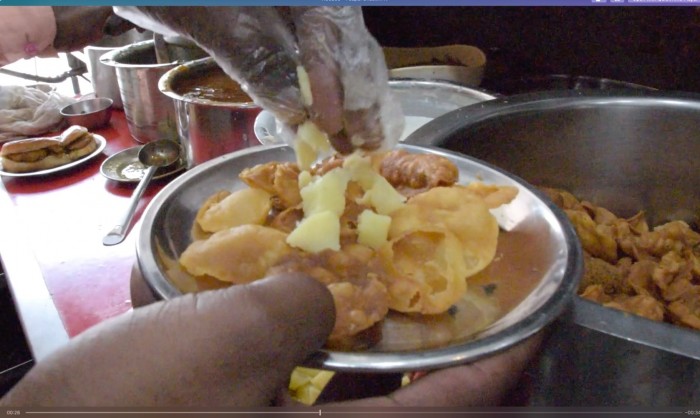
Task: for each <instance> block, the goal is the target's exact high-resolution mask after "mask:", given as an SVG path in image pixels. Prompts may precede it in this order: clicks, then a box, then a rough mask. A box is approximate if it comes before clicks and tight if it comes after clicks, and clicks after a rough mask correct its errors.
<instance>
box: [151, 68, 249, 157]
mask: <svg viewBox="0 0 700 418" xmlns="http://www.w3.org/2000/svg"><path fill="white" fill-rule="evenodd" d="M215 73H220V74H221V75H222V76H224V74H223V71H222V70H221V69H220V68H219V67H218V65H217V64H216V63H215V62H214V60H213V59H212V58H203V59H199V60H195V61H190V62H187V63H185V64H183V65H180V66H178V67H176V68H174V69H172V70H170V71H168V72H167V73H166V74H165V75H163V77H162V78H161V79H160V84H159V89H160V91H161V92H162V93H163V94H164V95H165V96H167V97H170V98H172V100H173V101H174V102H175V113H176V125H177V132H178V136H179V139H180V142H181V143H182V145H183V148H184V151H185V156H186V160H187V166H188V168H191V167H194V166H195V165H197V164H201V163H203V162H204V161H208V160H211V159H212V158H215V157H218V156H221V155H224V154H227V153H230V152H233V151H236V150H239V149H243V148H247V147H249V146H253V145H260V142H259V141H258V140H257V139H256V136H255V132H254V129H253V127H254V124H255V118H256V117H257V116H258V113H260V111H261V110H262V109H261V108H260V106H258V105H257V104H255V103H254V102H253V101H252V99H250V98H248V97H247V96H245V95H244V96H245V97H244V99H243V100H237V101H225V100H223V99H222V100H220V99H210V98H205V97H201V96H197V95H193V94H190V93H187V92H184V91H181V90H180V89H179V86H180V85H181V84H182V82H183V81H186V80H199V79H202V78H204V77H206V76H207V75H211V74H215ZM229 81H230V84H229V87H230V88H234V87H237V88H238V89H240V86H238V84H237V83H236V82H235V81H233V80H229ZM201 87H202V88H203V89H205V90H206V89H208V87H207V86H205V85H203V86H201ZM240 92H242V90H240Z"/></svg>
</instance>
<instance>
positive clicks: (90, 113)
mask: <svg viewBox="0 0 700 418" xmlns="http://www.w3.org/2000/svg"><path fill="white" fill-rule="evenodd" d="M61 116H63V118H64V119H65V120H66V121H67V122H68V123H69V124H70V125H80V126H84V127H86V128H87V129H97V128H101V127H103V126H106V125H107V124H108V123H109V121H110V119H112V99H109V98H107V97H98V98H94V99H85V100H81V101H79V102H77V103H73V104H71V105H68V106H66V107H64V108H63V109H61Z"/></svg>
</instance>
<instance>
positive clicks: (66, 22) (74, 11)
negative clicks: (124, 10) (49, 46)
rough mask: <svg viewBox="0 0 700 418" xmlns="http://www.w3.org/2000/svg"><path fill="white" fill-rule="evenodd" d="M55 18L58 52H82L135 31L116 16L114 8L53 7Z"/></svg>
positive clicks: (55, 42) (55, 41)
mask: <svg viewBox="0 0 700 418" xmlns="http://www.w3.org/2000/svg"><path fill="white" fill-rule="evenodd" d="M52 8H53V13H54V16H55V17H56V38H55V39H54V43H53V46H54V48H55V49H56V50H57V51H62V52H70V51H76V50H79V49H82V48H84V47H86V46H88V45H90V44H91V43H93V42H96V41H98V40H100V39H101V38H102V37H103V36H104V35H111V36H116V35H119V34H121V33H123V32H126V31H127V30H129V29H131V28H133V27H134V25H133V24H131V23H130V22H127V21H124V20H123V19H121V18H119V17H118V16H116V15H115V14H114V11H113V10H112V7H111V6H75V7H74V6H52Z"/></svg>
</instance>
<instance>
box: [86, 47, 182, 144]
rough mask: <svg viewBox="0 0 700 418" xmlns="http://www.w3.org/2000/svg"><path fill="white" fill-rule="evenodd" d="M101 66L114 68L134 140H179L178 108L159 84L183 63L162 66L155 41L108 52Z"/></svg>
mask: <svg viewBox="0 0 700 418" xmlns="http://www.w3.org/2000/svg"><path fill="white" fill-rule="evenodd" d="M100 62H101V63H103V64H105V65H108V66H111V67H114V68H115V69H116V72H117V81H118V83H119V91H120V94H121V98H122V102H123V105H124V114H125V116H126V120H127V125H128V127H129V132H130V133H131V136H133V137H134V139H136V140H137V141H138V142H144V143H145V142H151V141H155V140H158V139H172V140H177V132H176V128H175V107H174V105H173V102H172V100H171V99H170V98H168V97H167V96H165V95H164V94H162V93H161V92H160V90H158V80H160V77H161V76H162V75H163V74H165V73H166V72H167V71H168V70H170V69H172V68H175V67H176V66H178V65H180V64H181V63H182V62H180V61H173V62H170V63H164V64H158V63H157V60H156V53H155V46H154V42H153V40H150V41H143V42H137V43H135V44H131V45H127V46H125V47H122V48H119V49H116V50H114V51H111V52H108V53H106V54H104V55H102V57H101V58H100Z"/></svg>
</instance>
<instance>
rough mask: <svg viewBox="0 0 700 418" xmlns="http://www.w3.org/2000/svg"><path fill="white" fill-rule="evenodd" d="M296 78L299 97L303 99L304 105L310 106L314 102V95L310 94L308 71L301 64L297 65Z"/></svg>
mask: <svg viewBox="0 0 700 418" xmlns="http://www.w3.org/2000/svg"><path fill="white" fill-rule="evenodd" d="M297 79H298V80H299V90H300V91H301V99H302V100H303V101H304V105H306V106H311V105H312V104H313V102H314V97H313V95H312V94H311V82H310V81H309V73H307V72H306V68H304V67H302V66H301V65H299V66H297Z"/></svg>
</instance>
